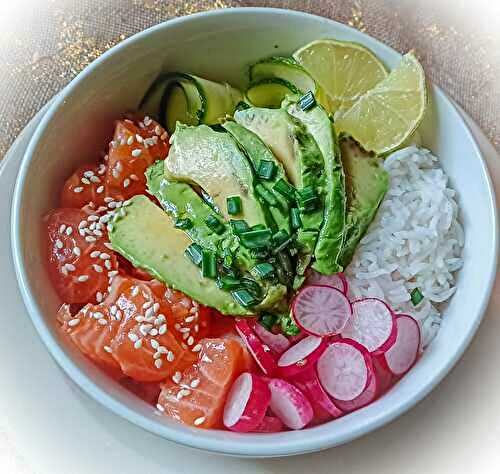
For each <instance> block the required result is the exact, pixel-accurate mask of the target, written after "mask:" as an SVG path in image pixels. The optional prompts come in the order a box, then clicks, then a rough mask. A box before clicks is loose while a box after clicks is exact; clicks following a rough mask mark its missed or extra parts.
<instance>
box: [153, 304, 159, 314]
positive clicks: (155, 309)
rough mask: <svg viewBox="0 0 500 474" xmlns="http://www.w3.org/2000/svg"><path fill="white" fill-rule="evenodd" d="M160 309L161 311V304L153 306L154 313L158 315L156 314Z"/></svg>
mask: <svg viewBox="0 0 500 474" xmlns="http://www.w3.org/2000/svg"><path fill="white" fill-rule="evenodd" d="M159 309H160V303H155V304H154V305H153V311H154V312H155V313H156V312H158V310H159Z"/></svg>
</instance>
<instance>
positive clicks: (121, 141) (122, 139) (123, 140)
mask: <svg viewBox="0 0 500 474" xmlns="http://www.w3.org/2000/svg"><path fill="white" fill-rule="evenodd" d="M125 143H127V141H126V140H125V138H120V145H122V146H123V145H125Z"/></svg>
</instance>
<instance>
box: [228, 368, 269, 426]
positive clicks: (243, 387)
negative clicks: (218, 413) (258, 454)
mask: <svg viewBox="0 0 500 474" xmlns="http://www.w3.org/2000/svg"><path fill="white" fill-rule="evenodd" d="M270 401H271V391H270V390H269V387H268V385H267V383H266V382H264V381H263V380H261V379H260V378H259V376H257V375H255V374H251V373H249V372H244V373H242V374H241V375H240V376H239V377H238V378H237V379H236V380H235V381H234V383H233V385H232V387H231V390H230V391H229V394H228V396H227V400H226V404H225V405H224V416H223V421H224V426H225V427H226V428H228V429H230V430H231V431H238V432H240V433H247V432H249V431H253V430H254V429H255V428H257V426H259V425H260V423H261V422H262V420H263V419H264V416H265V414H266V411H267V407H268V406H269V402H270Z"/></svg>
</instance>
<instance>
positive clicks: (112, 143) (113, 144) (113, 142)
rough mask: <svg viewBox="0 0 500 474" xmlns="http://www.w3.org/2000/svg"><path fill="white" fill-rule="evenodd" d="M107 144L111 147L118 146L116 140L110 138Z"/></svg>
mask: <svg viewBox="0 0 500 474" xmlns="http://www.w3.org/2000/svg"><path fill="white" fill-rule="evenodd" d="M109 145H110V146H111V148H117V147H118V142H116V141H115V140H111V141H110V142H109Z"/></svg>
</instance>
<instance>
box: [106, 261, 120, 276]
mask: <svg viewBox="0 0 500 474" xmlns="http://www.w3.org/2000/svg"><path fill="white" fill-rule="evenodd" d="M106 261H107V262H108V261H109V260H106ZM116 275H118V270H113V271H112V272H108V277H110V278H113V277H115V276H116Z"/></svg>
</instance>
